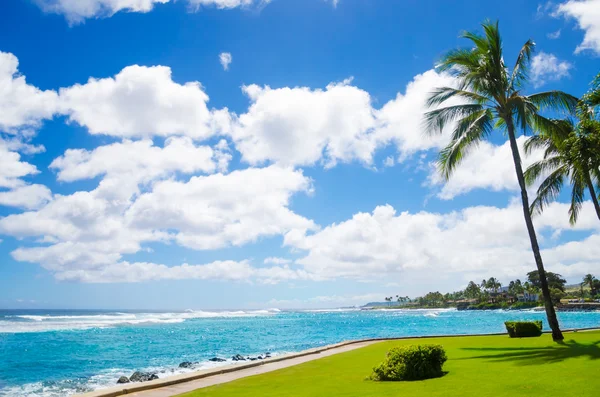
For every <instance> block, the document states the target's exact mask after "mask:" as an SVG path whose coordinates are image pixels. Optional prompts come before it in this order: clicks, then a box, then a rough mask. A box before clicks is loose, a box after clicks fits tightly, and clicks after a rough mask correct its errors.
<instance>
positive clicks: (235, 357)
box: [231, 354, 246, 361]
mask: <svg viewBox="0 0 600 397" xmlns="http://www.w3.org/2000/svg"><path fill="white" fill-rule="evenodd" d="M231 359H232V360H233V361H246V359H245V358H244V357H243V356H242V355H240V354H236V355H235V356H233V357H231Z"/></svg>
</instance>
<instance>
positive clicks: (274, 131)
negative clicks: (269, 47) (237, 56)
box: [231, 70, 452, 166]
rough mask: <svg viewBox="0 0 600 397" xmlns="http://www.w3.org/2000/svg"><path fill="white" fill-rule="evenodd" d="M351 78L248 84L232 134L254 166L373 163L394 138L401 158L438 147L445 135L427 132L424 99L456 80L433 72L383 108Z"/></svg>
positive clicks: (241, 150)
mask: <svg viewBox="0 0 600 397" xmlns="http://www.w3.org/2000/svg"><path fill="white" fill-rule="evenodd" d="M351 81H352V80H351V79H348V80H345V81H343V82H341V83H332V84H330V85H328V86H327V87H326V89H325V90H319V89H316V90H313V89H310V88H307V87H296V88H289V87H285V88H276V89H273V88H270V87H268V86H265V87H259V86H257V85H250V86H245V87H244V88H243V89H244V92H245V93H246V94H247V95H248V97H249V98H250V100H251V106H250V108H249V109H248V111H247V112H246V113H244V114H242V115H240V116H239V117H238V118H237V119H236V120H235V122H234V123H233V128H232V132H231V136H232V138H233V140H234V142H235V144H236V148H237V149H238V150H239V151H240V153H241V154H242V158H243V159H244V160H245V161H246V162H248V163H250V164H261V163H264V162H268V161H272V162H276V163H279V164H284V165H300V166H302V165H313V164H316V163H319V162H323V164H324V165H325V166H333V165H335V164H336V163H338V162H350V161H360V162H362V163H364V164H367V165H371V164H372V161H373V154H374V152H375V150H376V149H377V148H378V147H382V146H386V145H388V144H395V145H396V146H397V148H398V151H399V152H400V153H401V156H402V157H406V156H409V155H411V154H413V153H415V152H416V151H419V150H428V149H431V148H435V147H440V146H441V145H442V144H443V143H444V142H446V141H447V137H446V136H443V135H442V136H438V137H434V138H429V137H426V136H425V133H424V128H423V113H424V112H425V111H426V107H425V100H426V98H427V96H428V95H429V93H430V92H431V91H432V90H433V89H434V88H435V87H439V86H447V85H451V84H452V79H451V78H450V77H448V76H445V75H440V74H437V73H436V72H434V71H432V70H430V71H428V72H425V73H423V74H421V75H418V76H416V77H415V78H414V80H413V81H412V82H410V83H409V84H408V86H407V88H406V92H405V94H400V93H399V94H398V95H397V96H396V98H395V99H393V100H391V101H389V102H387V103H386V104H385V105H384V106H383V107H382V108H381V109H379V110H378V109H375V108H373V106H372V103H371V97H370V95H369V93H368V92H366V91H364V90H362V89H360V88H357V87H355V86H352V85H351Z"/></svg>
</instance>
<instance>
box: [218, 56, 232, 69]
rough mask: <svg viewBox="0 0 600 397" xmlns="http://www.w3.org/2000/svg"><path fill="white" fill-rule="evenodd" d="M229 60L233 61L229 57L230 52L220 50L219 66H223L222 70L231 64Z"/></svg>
mask: <svg viewBox="0 0 600 397" xmlns="http://www.w3.org/2000/svg"><path fill="white" fill-rule="evenodd" d="M231 61H233V58H232V57H231V53H229V52H222V53H221V54H219V62H221V66H223V70H229V65H230V64H231Z"/></svg>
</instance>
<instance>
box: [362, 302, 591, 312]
mask: <svg viewBox="0 0 600 397" xmlns="http://www.w3.org/2000/svg"><path fill="white" fill-rule="evenodd" d="M449 309H455V310H458V311H486V310H487V311H491V310H507V311H530V310H533V311H538V310H539V311H544V306H543V305H541V306H540V305H535V306H534V305H532V306H531V307H523V306H519V307H511V306H508V307H501V306H500V305H497V306H483V307H481V306H465V307H458V306H443V307H424V306H416V307H415V306H413V307H406V306H390V307H387V306H373V307H363V308H361V310H364V311H369V310H449ZM554 310H556V311H557V312H563V313H564V312H582V313H586V312H600V303H595V304H594V303H571V304H566V305H565V304H560V305H556V306H554Z"/></svg>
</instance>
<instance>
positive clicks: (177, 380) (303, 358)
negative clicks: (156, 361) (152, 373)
mask: <svg viewBox="0 0 600 397" xmlns="http://www.w3.org/2000/svg"><path fill="white" fill-rule="evenodd" d="M587 331H600V327H589V328H572V329H564V330H563V332H564V333H571V332H587ZM550 332H551V331H544V332H543V333H544V334H549V333H550ZM502 335H508V334H507V333H506V332H500V333H498V332H496V333H485V334H460V335H426V336H407V337H397V338H367V339H357V340H351V341H344V342H340V343H335V344H332V345H327V346H323V347H320V348H313V349H307V350H304V351H301V352H298V353H290V354H285V355H281V356H277V357H272V358H269V359H266V360H262V361H259V362H256V361H253V362H250V363H245V364H233V365H228V366H224V367H220V368H215V369H209V370H200V371H195V372H191V373H187V374H181V375H175V376H170V377H166V378H162V379H156V380H152V381H148V382H141V383H137V384H134V385H130V386H127V387H124V386H115V387H111V388H106V389H101V390H96V391H93V392H88V393H84V394H76V395H74V397H118V396H123V395H134V396H143V397H167V396H174V395H177V394H180V393H185V392H188V391H192V390H197V389H199V388H204V387H208V386H213V385H216V384H221V383H227V382H230V381H232V380H236V379H241V378H245V377H248V376H253V375H258V374H260V373H266V372H271V371H275V370H278V369H282V368H287V367H291V366H295V365H298V364H302V363H304V362H308V361H312V360H317V359H319V358H323V357H327V356H330V355H333V354H338V353H343V352H345V351H350V350H354V349H358V348H361V347H365V346H368V345H370V344H373V343H377V342H384V341H396V340H407V339H434V338H461V337H467V336H468V337H485V336H502ZM219 377H220V378H219ZM128 385H129V384H128Z"/></svg>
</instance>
